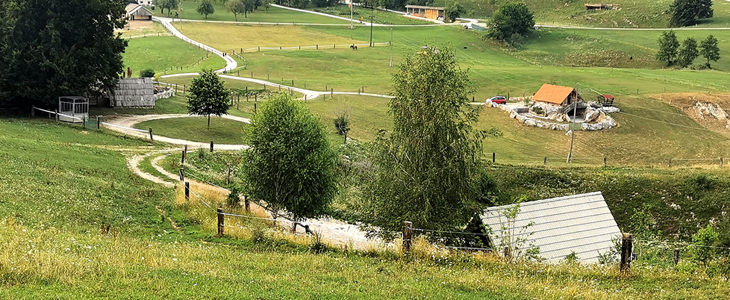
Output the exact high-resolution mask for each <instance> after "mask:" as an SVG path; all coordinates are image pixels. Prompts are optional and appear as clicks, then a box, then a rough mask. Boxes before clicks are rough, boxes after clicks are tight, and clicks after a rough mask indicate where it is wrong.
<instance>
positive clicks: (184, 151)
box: [180, 145, 188, 165]
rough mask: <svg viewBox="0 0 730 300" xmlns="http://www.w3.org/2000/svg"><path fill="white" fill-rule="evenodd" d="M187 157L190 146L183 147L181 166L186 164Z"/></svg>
mask: <svg viewBox="0 0 730 300" xmlns="http://www.w3.org/2000/svg"><path fill="white" fill-rule="evenodd" d="M187 155H188V145H184V146H183V152H182V157H181V158H180V164H181V165H182V164H184V163H185V156H187Z"/></svg>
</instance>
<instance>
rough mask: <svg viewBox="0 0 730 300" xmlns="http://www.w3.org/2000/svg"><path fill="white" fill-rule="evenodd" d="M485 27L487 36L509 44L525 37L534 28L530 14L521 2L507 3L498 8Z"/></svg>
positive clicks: (533, 21)
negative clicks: (487, 27) (486, 27)
mask: <svg viewBox="0 0 730 300" xmlns="http://www.w3.org/2000/svg"><path fill="white" fill-rule="evenodd" d="M487 26H489V29H487V36H488V37H490V38H492V39H495V40H500V41H506V42H510V41H512V40H516V39H520V38H521V37H524V36H525V35H527V34H528V33H529V32H530V30H532V28H533V27H534V26H535V20H534V19H533V16H532V12H530V10H529V9H528V8H527V5H525V4H524V3H521V2H507V3H504V4H502V5H500V6H499V8H498V9H497V11H496V12H494V15H493V16H492V18H491V19H489V21H488V24H487Z"/></svg>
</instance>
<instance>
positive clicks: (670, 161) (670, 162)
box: [669, 158, 672, 168]
mask: <svg viewBox="0 0 730 300" xmlns="http://www.w3.org/2000/svg"><path fill="white" fill-rule="evenodd" d="M669 167H670V168H671V167H672V159H671V158H670V159H669Z"/></svg>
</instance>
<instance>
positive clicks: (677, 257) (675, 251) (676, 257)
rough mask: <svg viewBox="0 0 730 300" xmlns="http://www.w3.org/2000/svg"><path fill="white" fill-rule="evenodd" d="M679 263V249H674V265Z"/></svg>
mask: <svg viewBox="0 0 730 300" xmlns="http://www.w3.org/2000/svg"><path fill="white" fill-rule="evenodd" d="M678 263H679V249H677V248H674V265H675V266H676V265H677V264H678Z"/></svg>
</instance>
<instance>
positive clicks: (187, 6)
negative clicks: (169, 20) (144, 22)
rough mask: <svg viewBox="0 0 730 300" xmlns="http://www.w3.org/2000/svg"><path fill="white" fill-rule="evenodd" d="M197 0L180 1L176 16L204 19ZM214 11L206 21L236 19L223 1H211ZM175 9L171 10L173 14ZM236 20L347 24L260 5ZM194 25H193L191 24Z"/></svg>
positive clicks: (324, 17)
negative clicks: (199, 11) (246, 15)
mask: <svg viewBox="0 0 730 300" xmlns="http://www.w3.org/2000/svg"><path fill="white" fill-rule="evenodd" d="M198 4H200V2H198V1H191V0H184V1H181V3H180V9H178V10H177V13H178V16H179V17H180V18H182V19H189V20H205V16H204V15H201V14H199V13H198V12H197V8H198ZM213 7H214V8H215V13H213V14H211V15H208V21H229V22H234V21H235V20H236V19H235V17H234V15H233V14H232V13H229V12H227V11H226V9H225V7H224V6H223V2H213ZM153 12H154V14H155V15H156V16H163V17H167V16H168V14H167V11H165V13H164V14H161V13H160V11H159V10H155V11H153ZM174 14H175V10H173V13H172V14H171V16H172V15H174ZM238 22H266V23H289V24H291V23H312V24H349V23H350V21H345V20H341V19H337V18H331V17H327V16H321V15H316V14H310V13H305V12H298V11H294V10H290V9H283V8H277V7H270V8H269V10H266V8H264V7H263V6H260V7H259V8H258V9H257V10H256V11H255V12H254V13H249V14H248V17H244V16H243V14H238ZM192 26H194V25H192Z"/></svg>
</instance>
